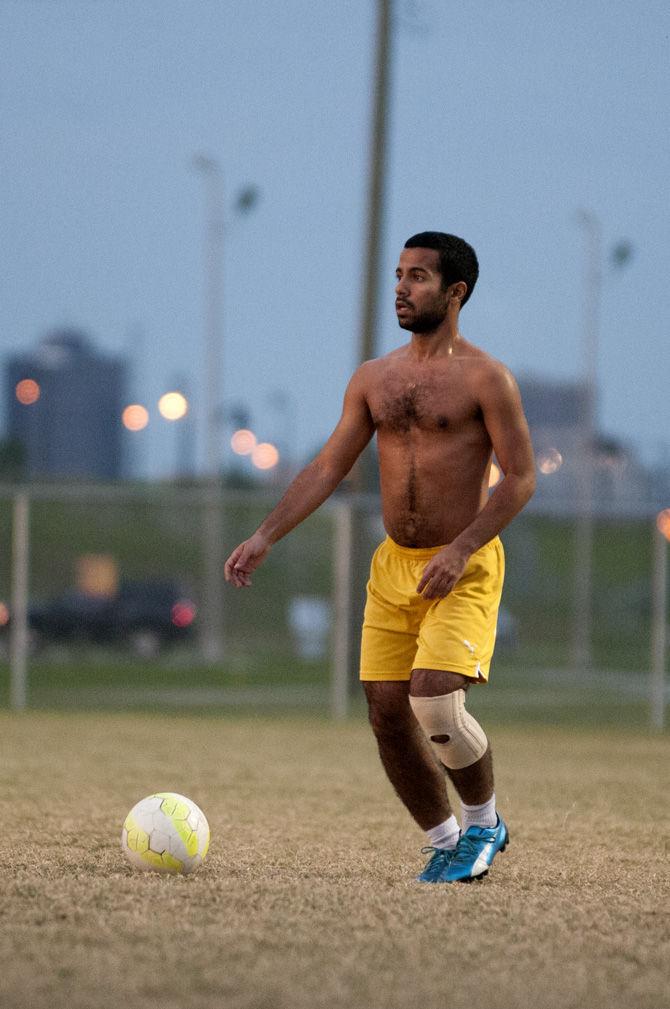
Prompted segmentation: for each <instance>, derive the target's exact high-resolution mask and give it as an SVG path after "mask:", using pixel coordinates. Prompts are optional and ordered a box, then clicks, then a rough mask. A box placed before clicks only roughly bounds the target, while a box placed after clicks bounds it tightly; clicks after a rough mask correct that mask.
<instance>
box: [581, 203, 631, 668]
mask: <svg viewBox="0 0 670 1009" xmlns="http://www.w3.org/2000/svg"><path fill="white" fill-rule="evenodd" d="M577 221H578V223H579V224H580V226H581V227H582V229H583V231H584V239H585V260H586V262H585V271H584V303H583V304H584V307H583V317H582V369H583V372H582V373H583V382H584V396H583V405H582V416H581V418H580V420H581V442H582V444H581V451H580V452H579V469H578V481H579V491H578V512H577V525H576V529H575V583H574V591H573V599H574V615H573V637H572V662H573V665H574V666H575V667H576V668H577V669H586V668H588V666H590V665H591V663H592V642H591V628H592V625H593V601H592V600H593V539H594V518H595V489H596V483H595V481H596V466H597V461H598V460H597V453H596V441H597V433H598V431H597V428H598V420H597V418H598V342H599V329H600V309H601V303H602V286H603V269H602V265H603V237H602V225H601V223H600V219H599V218H598V217H597V216H596V214H594V213H593V212H592V211H590V210H580V211H579V213H578V215H577ZM631 257H632V246H631V244H630V242H627V241H619V242H618V243H617V244H616V245H615V246H614V247H613V249H612V251H611V254H610V262H611V264H612V265H613V266H614V267H615V268H617V269H618V268H621V267H623V266H625V265H626V264H627V263H628V262H629V261H630V259H631Z"/></svg>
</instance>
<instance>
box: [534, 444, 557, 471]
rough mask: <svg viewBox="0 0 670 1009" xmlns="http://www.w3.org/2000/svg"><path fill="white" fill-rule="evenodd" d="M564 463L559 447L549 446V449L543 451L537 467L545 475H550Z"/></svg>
mask: <svg viewBox="0 0 670 1009" xmlns="http://www.w3.org/2000/svg"><path fill="white" fill-rule="evenodd" d="M562 465H563V456H562V455H561V453H560V452H559V451H558V449H555V448H548V449H547V451H546V452H543V454H542V455H541V456H539V457H538V460H537V468H538V469H539V471H540V473H543V474H544V475H545V476H550V475H551V474H552V473H555V472H556V470H559V469H560V468H561V466H562Z"/></svg>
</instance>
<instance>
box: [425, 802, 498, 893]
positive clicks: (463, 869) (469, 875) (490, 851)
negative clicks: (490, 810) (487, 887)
mask: <svg viewBox="0 0 670 1009" xmlns="http://www.w3.org/2000/svg"><path fill="white" fill-rule="evenodd" d="M508 844H509V833H508V831H507V827H506V825H505V821H504V820H502V819H501V818H500V817H498V822H497V824H496V825H495V827H468V829H467V830H466V831H465V833H464V834H461V839H460V841H459V842H458V845H457V847H456V851H455V852H453V853H452V857H451V858H450V860H449V864H448V865H447V867H446V869H445V871H444V872H443V873H442V874H441V875H440V877H439V879H438V880H436V882H439V883H469V882H471V880H473V879H481V878H482V876H485V875H486V873H487V872H488V871H489V868H490V865H491V862H492V861H493V859H494V858H495V856H496V855H497V854H498V852H499V851H504V850H505V848H506V847H507V845H508ZM426 868H428V866H427V867H426Z"/></svg>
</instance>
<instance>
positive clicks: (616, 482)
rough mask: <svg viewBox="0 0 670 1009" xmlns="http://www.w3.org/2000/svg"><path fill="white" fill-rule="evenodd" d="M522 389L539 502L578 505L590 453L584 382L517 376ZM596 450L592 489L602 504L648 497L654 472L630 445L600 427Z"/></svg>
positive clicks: (597, 503) (631, 502)
mask: <svg viewBox="0 0 670 1009" xmlns="http://www.w3.org/2000/svg"><path fill="white" fill-rule="evenodd" d="M519 389H520V391H521V398H522V400H523V405H524V410H525V412H526V417H527V418H528V426H529V427H530V433H531V437H532V440H533V448H534V450H535V457H536V461H537V468H538V481H537V490H536V493H535V500H536V504H537V505H539V506H542V505H544V504H549V503H554V504H557V505H561V504H562V505H564V506H566V507H567V508H568V509H571V508H574V506H575V504H576V503H578V502H579V500H580V498H581V495H582V493H583V490H582V481H581V473H582V469H581V467H582V466H584V465H585V464H586V459H587V458H589V453H588V452H587V449H588V445H587V443H586V437H585V417H586V411H587V408H588V402H587V389H586V385H585V384H584V383H583V382H575V381H556V380H551V379H546V378H538V377H524V378H521V379H520V380H519ZM593 449H594V450H593V456H592V458H593V465H594V466H595V473H594V480H593V493H594V503H595V506H596V507H597V508H598V509H600V510H604V509H607V508H609V507H614V508H616V507H617V506H621V505H636V504H641V503H644V502H648V501H649V500H650V497H651V496H652V487H651V475H650V473H649V472H648V471H647V470H646V469H645V468H644V466H643V465H642V463H641V462H640V461H639V459H637V457H636V455H635V453H634V452H633V451H632V449H630V448H629V447H628V446H626V445H624V444H623V443H621V442H620V441H618V440H617V439H615V438H610V437H607V436H605V435H603V434H602V433H600V432H598V433H597V434H596V439H595V445H594V447H593Z"/></svg>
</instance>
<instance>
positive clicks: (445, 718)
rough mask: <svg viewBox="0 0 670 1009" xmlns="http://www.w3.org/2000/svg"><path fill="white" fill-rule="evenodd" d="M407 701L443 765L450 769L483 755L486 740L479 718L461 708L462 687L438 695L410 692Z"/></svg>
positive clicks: (470, 762)
mask: <svg viewBox="0 0 670 1009" xmlns="http://www.w3.org/2000/svg"><path fill="white" fill-rule="evenodd" d="M409 703H410V704H411V705H412V711H413V712H414V714H415V716H416V720H417V722H418V723H419V725H420V726H421V728H422V729H423V731H424V732H425V733H426V735H427V736H428V739H429V740H430V744H431V746H432V747H433V749H434V750H435V753H436V754H437V756H438V759H439V760H440V762H441V763H442V764H444V766H445V767H449V768H452V769H453V770H458V769H459V768H461V767H469V766H470V764H474V763H476V762H477V761H478V760H479V758H480V757H483V756H484V754H485V753H486V749H487V747H488V740H487V738H486V734H485V732H484V730H483V729H482V727H481V725H480V724H479V722H477V721H476V720H475V719H474V718H473V717H472V715H470V714H469V713H468V712H467V711H466V710H465V691H464V690H454V691H453V692H452V693H451V694H440V695H439V696H438V697H412V695H411V694H410V698H409Z"/></svg>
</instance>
